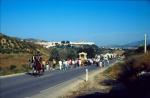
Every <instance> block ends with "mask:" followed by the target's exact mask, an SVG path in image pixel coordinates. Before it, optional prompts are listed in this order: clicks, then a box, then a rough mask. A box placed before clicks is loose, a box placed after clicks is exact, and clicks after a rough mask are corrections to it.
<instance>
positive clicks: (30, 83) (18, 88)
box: [0, 60, 115, 98]
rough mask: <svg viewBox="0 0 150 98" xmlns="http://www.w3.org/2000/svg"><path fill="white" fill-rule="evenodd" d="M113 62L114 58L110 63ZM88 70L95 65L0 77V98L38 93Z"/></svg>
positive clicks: (21, 96)
mask: <svg viewBox="0 0 150 98" xmlns="http://www.w3.org/2000/svg"><path fill="white" fill-rule="evenodd" d="M113 62H115V60H113V61H111V62H110V63H113ZM86 68H88V69H89V72H90V71H94V70H96V69H98V67H96V66H95V65H91V66H87V67H82V68H74V69H69V70H67V71H60V70H55V71H51V72H45V73H44V75H42V76H40V77H39V76H37V77H34V76H31V75H21V76H16V77H9V78H2V79H0V98H26V97H30V96H33V95H36V94H38V93H39V92H40V91H42V90H45V89H48V88H50V87H54V86H56V85H58V84H60V83H63V82H66V81H69V80H71V79H74V78H76V77H78V76H81V75H82V74H85V69H86Z"/></svg>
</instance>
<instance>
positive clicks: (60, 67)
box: [59, 60, 63, 70]
mask: <svg viewBox="0 0 150 98" xmlns="http://www.w3.org/2000/svg"><path fill="white" fill-rule="evenodd" d="M62 65H63V64H62V61H61V60H60V61H59V70H61V69H62Z"/></svg>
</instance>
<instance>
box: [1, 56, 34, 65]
mask: <svg viewBox="0 0 150 98" xmlns="http://www.w3.org/2000/svg"><path fill="white" fill-rule="evenodd" d="M31 56H32V55H31V54H0V66H1V67H2V68H3V67H10V65H16V66H18V67H20V66H21V65H23V64H27V63H28V60H29V58H31Z"/></svg>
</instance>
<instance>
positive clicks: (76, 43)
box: [36, 41, 95, 48]
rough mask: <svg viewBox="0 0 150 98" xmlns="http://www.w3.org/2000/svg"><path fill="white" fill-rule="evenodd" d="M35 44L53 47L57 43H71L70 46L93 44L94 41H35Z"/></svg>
mask: <svg viewBox="0 0 150 98" xmlns="http://www.w3.org/2000/svg"><path fill="white" fill-rule="evenodd" d="M36 44H39V45H42V46H43V47H46V48H49V47H54V46H57V45H68V44H69V45H71V46H78V45H94V44H95V43H94V42H85V41H81V42H69V43H62V42H36Z"/></svg>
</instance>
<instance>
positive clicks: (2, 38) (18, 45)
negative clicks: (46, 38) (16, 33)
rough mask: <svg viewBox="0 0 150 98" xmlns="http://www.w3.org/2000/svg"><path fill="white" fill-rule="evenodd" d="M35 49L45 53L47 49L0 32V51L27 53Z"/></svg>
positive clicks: (33, 51)
mask: <svg viewBox="0 0 150 98" xmlns="http://www.w3.org/2000/svg"><path fill="white" fill-rule="evenodd" d="M36 51H41V52H42V53H43V54H47V52H48V51H47V50H46V49H45V48H43V47H42V46H40V45H36V44H34V43H32V42H26V41H24V40H21V39H19V38H15V37H10V36H7V35H4V34H2V33H0V53H2V54H4V53H6V54H9V53H29V54H34V53H35V52H36Z"/></svg>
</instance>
